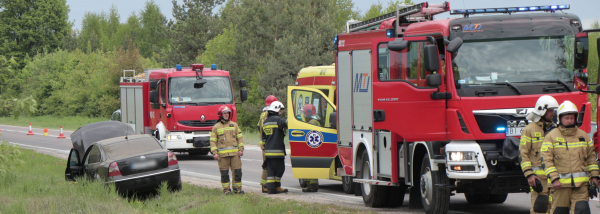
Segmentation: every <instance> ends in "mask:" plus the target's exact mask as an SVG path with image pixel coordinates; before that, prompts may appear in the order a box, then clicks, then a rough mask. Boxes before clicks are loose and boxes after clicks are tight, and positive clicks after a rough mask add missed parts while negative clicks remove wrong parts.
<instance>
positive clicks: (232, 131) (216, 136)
mask: <svg viewBox="0 0 600 214" xmlns="http://www.w3.org/2000/svg"><path fill="white" fill-rule="evenodd" d="M210 151H211V152H212V153H213V154H219V156H220V157H229V156H237V155H238V152H239V151H244V139H243V138H242V132H241V131H240V127H238V124H237V123H235V122H233V121H227V122H223V121H222V120H219V122H217V123H216V124H215V125H214V126H213V128H212V132H211V133H210Z"/></svg>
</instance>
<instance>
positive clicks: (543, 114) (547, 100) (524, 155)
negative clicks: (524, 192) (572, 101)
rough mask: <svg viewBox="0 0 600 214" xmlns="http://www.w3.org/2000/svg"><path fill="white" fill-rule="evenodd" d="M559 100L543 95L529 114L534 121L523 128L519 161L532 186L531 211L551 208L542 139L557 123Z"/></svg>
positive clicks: (536, 211) (542, 210) (538, 211)
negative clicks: (543, 163) (543, 165)
mask: <svg viewBox="0 0 600 214" xmlns="http://www.w3.org/2000/svg"><path fill="white" fill-rule="evenodd" d="M557 108H558V102H556V99H554V97H552V96H548V95H544V96H541V97H540V98H539V99H538V100H537V102H536V103H535V107H534V109H533V111H531V112H529V114H528V115H527V120H530V121H532V122H531V123H529V125H527V127H525V129H523V132H522V134H521V144H520V145H519V152H520V155H519V161H520V162H521V169H523V173H524V174H525V178H527V182H528V183H529V186H531V209H530V212H531V213H546V212H548V209H549V203H548V201H549V198H548V182H547V179H548V178H547V177H546V174H544V169H543V168H542V160H541V158H542V154H540V148H541V147H542V140H544V136H546V134H547V133H548V132H549V131H550V130H551V129H552V128H554V127H556V125H555V124H554V122H553V120H552V119H553V118H554V117H556V113H555V111H556V109H557Z"/></svg>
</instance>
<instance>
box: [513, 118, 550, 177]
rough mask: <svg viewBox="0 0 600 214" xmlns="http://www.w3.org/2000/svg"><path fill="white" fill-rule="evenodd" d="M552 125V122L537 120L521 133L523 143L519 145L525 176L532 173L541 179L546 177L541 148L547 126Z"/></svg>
mask: <svg viewBox="0 0 600 214" xmlns="http://www.w3.org/2000/svg"><path fill="white" fill-rule="evenodd" d="M550 125H552V122H546V124H544V122H537V123H530V124H529V125H527V127H525V129H523V133H522V135H521V145H519V152H520V153H521V154H520V156H519V158H520V161H521V169H523V174H525V177H526V178H527V177H529V176H531V175H537V176H538V177H539V178H540V179H542V180H545V179H546V173H544V169H543V168H542V160H541V159H542V154H541V153H540V149H541V148H542V141H543V140H544V136H545V135H546V133H545V130H546V129H545V128H544V127H549V126H550Z"/></svg>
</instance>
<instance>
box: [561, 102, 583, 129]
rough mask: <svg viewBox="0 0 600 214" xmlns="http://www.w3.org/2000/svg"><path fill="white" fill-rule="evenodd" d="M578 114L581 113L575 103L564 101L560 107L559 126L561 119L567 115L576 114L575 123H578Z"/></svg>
mask: <svg viewBox="0 0 600 214" xmlns="http://www.w3.org/2000/svg"><path fill="white" fill-rule="evenodd" d="M578 113H579V111H577V106H575V104H574V103H572V102H571V101H568V100H567V101H564V102H563V103H561V104H560V106H559V107H558V124H560V117H561V116H563V115H566V114H575V121H577V114H578Z"/></svg>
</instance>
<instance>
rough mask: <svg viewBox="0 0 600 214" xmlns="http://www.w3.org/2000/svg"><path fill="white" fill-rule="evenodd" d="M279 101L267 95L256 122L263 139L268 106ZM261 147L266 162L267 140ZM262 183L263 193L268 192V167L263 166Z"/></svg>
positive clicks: (261, 143)
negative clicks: (263, 127) (263, 126)
mask: <svg viewBox="0 0 600 214" xmlns="http://www.w3.org/2000/svg"><path fill="white" fill-rule="evenodd" d="M275 101H277V97H275V96H273V95H269V96H268V97H267V99H265V107H264V108H263V110H262V113H261V114H260V118H259V119H258V124H256V125H257V126H258V134H259V137H260V138H261V139H262V125H263V122H264V121H265V120H266V119H267V117H269V111H268V108H269V106H271V103H273V102H275ZM260 149H261V150H262V156H263V162H265V142H263V141H261V142H260ZM260 185H261V186H262V192H263V193H267V191H268V190H267V186H266V185H267V169H266V168H263V169H262V175H261V176H260Z"/></svg>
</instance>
